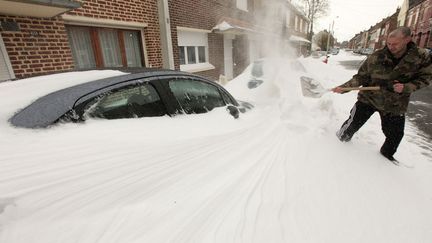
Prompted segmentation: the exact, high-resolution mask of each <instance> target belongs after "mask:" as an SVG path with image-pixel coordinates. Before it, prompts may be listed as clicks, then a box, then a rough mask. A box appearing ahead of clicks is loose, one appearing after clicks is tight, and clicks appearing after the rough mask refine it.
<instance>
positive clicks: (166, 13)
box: [0, 0, 310, 81]
mask: <svg viewBox="0 0 432 243" xmlns="http://www.w3.org/2000/svg"><path fill="white" fill-rule="evenodd" d="M0 23H1V32H0V34H1V36H0V81H1V80H13V79H20V78H26V77H31V76H36V75H43V74H49V73H56V72H63V71H70V70H85V69H99V68H100V69H102V68H116V69H117V68H119V69H122V68H124V69H131V68H142V67H148V68H167V69H176V70H182V71H187V72H193V73H197V74H199V75H202V76H205V77H208V78H210V79H212V80H217V79H218V78H219V77H220V75H224V76H225V77H226V78H227V79H231V78H233V77H235V76H236V75H237V74H239V73H240V72H242V71H243V70H244V68H245V67H246V66H247V65H248V64H249V63H250V62H251V61H253V60H255V59H257V58H260V57H263V56H266V55H267V54H268V52H270V51H271V50H272V49H274V48H275V45H278V46H279V45H280V46H282V47H283V48H284V50H286V51H289V49H287V48H286V47H287V46H294V50H295V51H294V52H302V51H304V50H306V49H307V46H308V45H310V42H309V41H308V40H307V39H306V36H307V30H308V29H309V24H310V21H309V20H308V19H307V18H306V17H305V16H304V15H303V14H302V13H301V12H300V11H299V10H298V9H296V8H295V7H294V6H293V5H292V4H291V3H290V1H287V0H270V1H269V0H267V1H266V0H85V1H84V0H81V1H78V0H56V1H49V0H26V1H24V0H0ZM267 41H270V42H271V43H270V44H269V45H264V43H266V42H267ZM275 42H277V44H275ZM285 48H286V49H285Z"/></svg>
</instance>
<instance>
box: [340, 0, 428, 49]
mask: <svg viewBox="0 0 432 243" xmlns="http://www.w3.org/2000/svg"><path fill="white" fill-rule="evenodd" d="M398 26H407V27H410V28H411V31H412V37H413V41H414V42H415V43H416V44H417V45H418V46H420V47H428V48H430V47H432V42H431V41H430V37H431V29H432V0H404V2H403V4H402V6H401V7H400V8H397V9H396V11H395V13H393V14H392V15H390V16H388V17H387V18H384V19H382V20H381V21H380V22H378V23H377V24H375V25H374V26H371V27H370V28H369V29H368V30H366V31H362V32H360V33H358V34H356V35H355V36H354V37H353V38H352V39H351V40H350V41H349V45H348V46H349V48H351V49H354V50H359V49H364V48H367V49H370V50H376V49H380V48H383V47H384V46H385V40H386V37H387V35H388V34H389V33H390V32H391V31H393V30H394V29H396V28H397V27H398Z"/></svg>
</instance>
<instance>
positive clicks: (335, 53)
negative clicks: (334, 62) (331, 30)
mask: <svg viewBox="0 0 432 243" xmlns="http://www.w3.org/2000/svg"><path fill="white" fill-rule="evenodd" d="M330 54H332V55H337V54H339V48H332V49H330Z"/></svg>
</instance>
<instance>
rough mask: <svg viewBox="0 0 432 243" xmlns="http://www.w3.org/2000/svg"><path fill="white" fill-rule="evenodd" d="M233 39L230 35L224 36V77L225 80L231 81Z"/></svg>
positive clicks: (232, 74)
mask: <svg viewBox="0 0 432 243" xmlns="http://www.w3.org/2000/svg"><path fill="white" fill-rule="evenodd" d="M233 39H234V36H233V35H230V34H225V35H224V67H225V70H224V71H225V77H226V78H227V80H231V79H233V76H234V71H233V70H234V64H233V50H232V49H233V43H232V42H233Z"/></svg>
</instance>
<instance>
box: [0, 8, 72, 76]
mask: <svg viewBox="0 0 432 243" xmlns="http://www.w3.org/2000/svg"><path fill="white" fill-rule="evenodd" d="M0 21H13V22H16V23H17V24H18V26H19V31H2V32H1V36H2V38H3V42H4V43H5V47H6V51H7V52H8V55H9V59H10V62H11V65H12V68H13V70H14V72H15V76H16V77H17V78H24V77H30V76H34V75H40V74H47V73H53V72H58V71H64V70H71V69H72V68H73V59H72V53H71V50H70V48H69V43H68V39H67V35H66V31H65V26H64V24H63V21H62V20H60V19H59V18H52V19H51V18H50V19H41V18H25V17H13V16H0Z"/></svg>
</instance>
